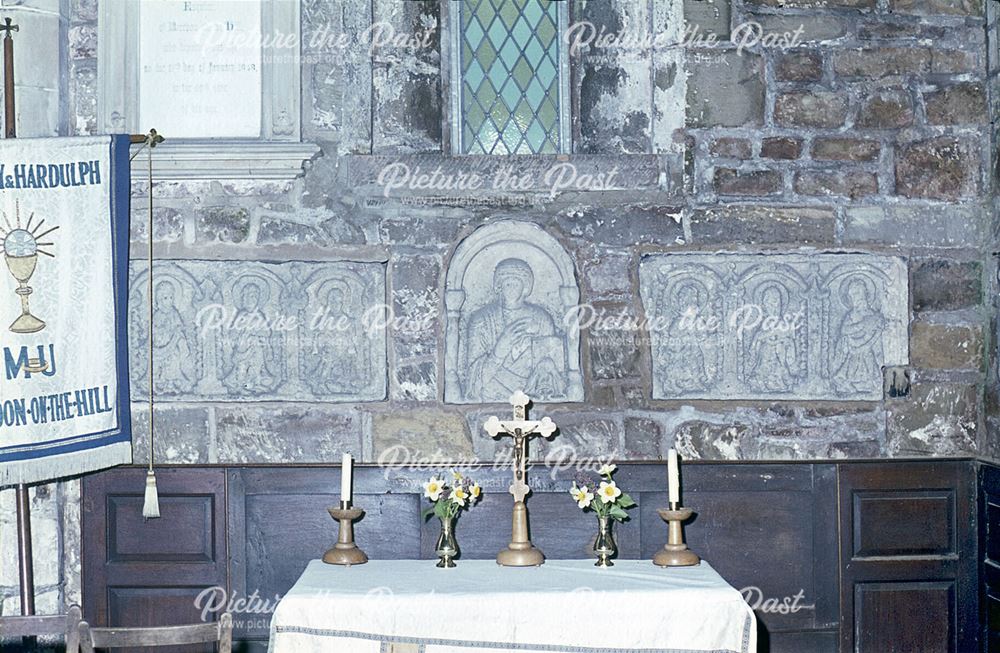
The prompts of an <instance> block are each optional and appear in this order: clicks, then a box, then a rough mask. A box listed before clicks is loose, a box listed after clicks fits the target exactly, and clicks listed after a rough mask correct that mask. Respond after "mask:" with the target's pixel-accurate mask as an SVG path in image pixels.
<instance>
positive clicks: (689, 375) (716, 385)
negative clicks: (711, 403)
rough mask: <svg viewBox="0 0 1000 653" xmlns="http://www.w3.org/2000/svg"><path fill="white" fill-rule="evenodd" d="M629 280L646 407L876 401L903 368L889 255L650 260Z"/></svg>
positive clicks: (901, 277)
mask: <svg viewBox="0 0 1000 653" xmlns="http://www.w3.org/2000/svg"><path fill="white" fill-rule="evenodd" d="M639 280H640V294H641V296H642V303H643V306H644V307H645V311H646V318H647V327H648V330H649V335H650V343H651V352H652V368H653V398H654V399H795V400H799V399H814V400H824V399H828V400H844V401H848V400H872V401H874V400H880V399H882V368H883V367H884V366H892V365H905V364H907V359H908V336H907V333H908V330H907V324H908V288H907V269H906V263H905V261H904V260H903V259H902V258H899V257H891V256H876V255H872V254H855V253H851V254H847V253H844V254H841V253H815V254H700V253H691V254H659V255H651V256H647V257H645V258H644V259H643V260H642V262H641V264H640V270H639Z"/></svg>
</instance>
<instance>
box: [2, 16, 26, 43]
mask: <svg viewBox="0 0 1000 653" xmlns="http://www.w3.org/2000/svg"><path fill="white" fill-rule="evenodd" d="M3 23H4V24H3V25H0V31H3V32H6V33H7V34H6V36H4V38H5V39H9V38H10V34H11V32H17V31H19V30H20V29H21V27H20V25H15V24H14V21H13V20H11V18H10V16H7V17H6V18H4V19H3Z"/></svg>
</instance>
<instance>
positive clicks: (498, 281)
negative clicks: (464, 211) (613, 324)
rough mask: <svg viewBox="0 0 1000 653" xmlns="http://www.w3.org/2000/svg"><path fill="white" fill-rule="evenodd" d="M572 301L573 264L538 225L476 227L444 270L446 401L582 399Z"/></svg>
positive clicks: (503, 223)
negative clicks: (521, 396) (526, 396)
mask: <svg viewBox="0 0 1000 653" xmlns="http://www.w3.org/2000/svg"><path fill="white" fill-rule="evenodd" d="M579 297H580V290H579V288H578V286H577V284H576V274H575V271H574V268H573V261H572V260H571V259H570V258H569V255H568V254H567V253H566V250H565V249H563V247H562V245H560V244H559V242H558V241H557V240H556V239H555V238H553V237H552V236H551V235H549V234H548V233H546V232H545V231H544V230H542V229H541V228H540V227H538V226H537V225H535V224H532V223H529V222H519V221H513V220H505V221H501V222H496V223H494V224H490V225H487V226H484V227H480V228H479V229H477V230H476V231H475V232H474V233H473V234H472V235H471V236H469V237H468V238H466V239H465V240H464V241H462V243H461V244H460V245H459V246H458V249H456V251H455V256H454V257H453V258H452V260H451V263H450V264H449V266H448V277H447V287H446V295H445V304H446V307H447V311H448V321H447V334H446V362H445V401H447V402H448V403H499V402H506V401H507V400H508V399H509V398H510V396H511V395H512V394H513V393H514V392H515V391H517V390H522V391H524V392H528V393H530V394H531V396H532V397H533V398H535V399H536V400H537V401H540V402H541V401H582V400H583V383H582V378H581V375H580V336H579V329H578V328H577V313H576V309H577V303H578V301H579ZM570 318H571V319H570Z"/></svg>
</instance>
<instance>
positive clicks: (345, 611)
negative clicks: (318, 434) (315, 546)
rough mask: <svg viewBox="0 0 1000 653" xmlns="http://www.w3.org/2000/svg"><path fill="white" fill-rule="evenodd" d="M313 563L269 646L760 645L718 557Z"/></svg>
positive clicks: (607, 652)
mask: <svg viewBox="0 0 1000 653" xmlns="http://www.w3.org/2000/svg"><path fill="white" fill-rule="evenodd" d="M434 565H435V562H434V561H433V560H373V561H371V562H369V563H367V564H364V565H357V566H353V567H340V566H335V565H327V564H324V563H323V562H321V561H319V560H313V561H312V562H310V563H309V566H308V567H307V568H306V570H305V572H304V573H303V574H302V576H301V577H300V578H299V580H298V581H297V582H296V583H295V586H294V587H292V589H291V590H289V592H288V593H287V594H286V595H285V596H284V598H282V599H281V601H280V602H279V603H278V606H277V608H276V609H275V612H274V616H273V617H272V619H271V638H270V647H269V652H270V653H310V652H314V653H327V652H335V653H499V652H507V651H511V652H513V651H517V653H534V652H536V651H558V652H568V653H577V652H587V653H598V652H600V653H615V652H621V653H625V652H631V651H636V652H638V651H642V652H643V653H646V652H651V651H656V652H659V653H695V652H697V653H706V652H710V653H752V652H753V651H756V650H757V622H756V620H755V618H754V614H753V611H752V610H751V609H750V606H748V605H747V603H746V602H745V601H744V600H743V597H742V596H741V595H740V593H739V592H738V591H737V590H735V589H734V588H732V587H731V586H730V585H729V584H727V583H726V581H725V580H723V579H722V577H721V576H719V574H718V573H717V572H716V571H715V570H714V569H712V568H711V567H710V566H709V565H708V564H707V563H705V562H702V563H701V565H699V566H697V567H687V568H674V569H661V568H659V567H656V566H655V565H653V563H652V562H650V561H648V560H617V561H615V566H614V567H611V568H610V569H600V568H597V567H595V566H594V562H593V560H549V561H546V563H545V564H544V565H542V566H541V567H529V568H521V569H517V568H510V567H500V566H498V565H497V564H496V562H494V561H493V560H461V561H458V566H457V567H455V568H454V569H438V568H437V567H435V566H434Z"/></svg>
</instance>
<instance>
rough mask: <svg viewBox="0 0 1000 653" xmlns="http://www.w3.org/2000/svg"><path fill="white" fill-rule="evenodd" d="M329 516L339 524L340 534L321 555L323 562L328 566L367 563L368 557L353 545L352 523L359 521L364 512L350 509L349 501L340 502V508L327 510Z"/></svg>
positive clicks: (359, 509)
mask: <svg viewBox="0 0 1000 653" xmlns="http://www.w3.org/2000/svg"><path fill="white" fill-rule="evenodd" d="M328 510H329V511H330V516H331V517H333V518H334V519H336V520H337V521H339V522H340V532H339V534H338V535H337V543H336V544H334V545H333V548H332V549H330V550H329V551H327V552H326V553H324V554H323V562H325V563H327V564H329V565H346V566H348V567H350V566H351V565H363V564H364V563H366V562H368V556H367V555H365V552H364V551H362V550H361V549H359V548H358V545H357V544H355V543H354V521H355V520H356V519H361V515H363V514H365V511H364V510H362V509H361V508H352V507H351V502H350V501H341V502H340V507H338V508H329V509H328Z"/></svg>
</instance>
